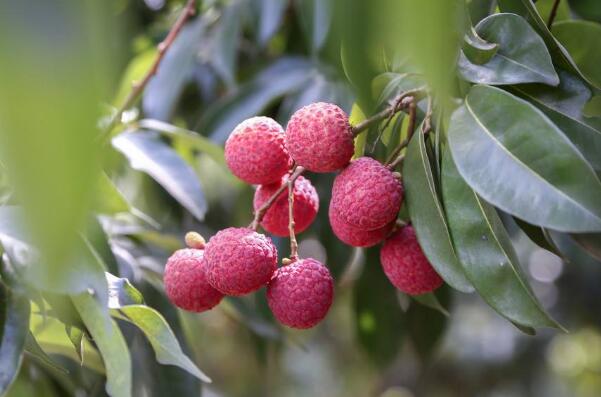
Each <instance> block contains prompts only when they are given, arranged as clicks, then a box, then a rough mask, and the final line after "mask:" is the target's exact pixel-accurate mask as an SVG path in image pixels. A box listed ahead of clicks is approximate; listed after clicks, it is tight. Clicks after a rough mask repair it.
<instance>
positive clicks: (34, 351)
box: [25, 331, 69, 374]
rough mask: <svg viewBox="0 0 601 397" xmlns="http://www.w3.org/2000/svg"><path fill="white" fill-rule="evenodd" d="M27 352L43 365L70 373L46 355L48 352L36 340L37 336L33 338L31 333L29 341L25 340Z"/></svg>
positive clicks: (28, 336)
mask: <svg viewBox="0 0 601 397" xmlns="http://www.w3.org/2000/svg"><path fill="white" fill-rule="evenodd" d="M25 352H26V353H28V354H29V355H30V356H31V357H33V358H35V359H36V360H37V361H38V362H39V363H41V364H42V365H45V366H47V367H48V368H52V369H53V370H56V371H59V372H62V373H65V374H68V373H69V371H68V370H67V369H66V368H65V367H63V366H61V365H59V364H57V363H55V362H54V361H52V359H51V358H50V357H49V356H48V355H47V354H46V352H45V351H44V350H43V349H42V347H41V346H40V345H39V344H38V342H37V341H36V340H35V336H33V334H32V333H31V331H28V332H27V339H26V340H25Z"/></svg>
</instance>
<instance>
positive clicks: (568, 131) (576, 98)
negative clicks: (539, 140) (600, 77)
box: [511, 71, 601, 171]
mask: <svg viewBox="0 0 601 397" xmlns="http://www.w3.org/2000/svg"><path fill="white" fill-rule="evenodd" d="M559 77H560V80H561V82H560V84H559V86H558V87H549V86H544V85H540V84H532V85H523V86H519V87H517V86H516V87H512V88H511V91H512V92H513V93H515V94H517V95H519V96H520V97H522V98H524V99H526V100H528V101H529V102H530V103H531V104H533V105H534V106H536V107H538V108H539V109H540V110H542V111H543V113H545V115H547V116H548V117H549V118H550V119H551V121H553V123H555V125H556V126H557V127H559V128H560V129H561V130H562V131H563V133H564V134H565V135H567V137H568V138H569V139H570V140H571V141H572V143H573V144H574V145H576V146H577V147H578V149H579V150H580V153H582V155H583V156H584V157H585V158H586V159H587V160H588V162H589V163H590V164H591V165H592V166H593V168H594V169H595V170H597V171H601V156H600V155H599V153H601V118H599V117H596V118H593V117H585V116H584V114H583V112H584V107H585V105H586V104H587V102H588V101H589V99H590V98H591V91H590V90H589V89H588V87H587V86H586V85H585V84H584V83H583V82H582V81H581V80H580V79H578V78H576V77H574V76H573V75H571V74H569V73H567V72H563V71H562V72H560V73H559Z"/></svg>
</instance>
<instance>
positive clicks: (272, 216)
mask: <svg viewBox="0 0 601 397" xmlns="http://www.w3.org/2000/svg"><path fill="white" fill-rule="evenodd" d="M288 177H289V175H284V176H283V177H282V179H281V181H280V182H279V183H273V184H270V185H261V186H259V188H258V189H257V190H256V191H255V198H254V201H253V206H254V208H255V211H256V210H257V209H259V208H260V207H261V206H262V205H263V204H264V203H265V202H266V201H267V200H269V198H270V197H271V196H273V194H274V193H275V192H276V190H278V188H280V186H282V184H283V183H287V181H288ZM293 195H294V205H293V207H292V208H293V212H294V214H293V215H294V224H295V231H296V233H301V232H303V231H304V230H305V229H307V228H308V227H309V226H310V225H311V223H313V220H315V216H316V215H317V211H318V210H319V196H318V195H317V191H316V190H315V188H314V187H313V185H312V184H311V181H309V180H308V179H307V178H303V177H302V176H299V177H298V178H297V179H296V180H295V181H294V190H293ZM261 226H263V228H264V229H265V230H267V231H268V232H269V233H271V234H274V235H276V236H280V237H286V236H288V189H286V190H284V191H283V192H282V194H280V195H279V196H278V198H277V199H276V201H275V202H274V203H273V204H272V205H271V207H269V209H268V210H267V211H266V212H265V215H264V216H263V220H262V221H261Z"/></svg>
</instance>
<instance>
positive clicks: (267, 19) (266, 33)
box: [252, 0, 288, 46]
mask: <svg viewBox="0 0 601 397" xmlns="http://www.w3.org/2000/svg"><path fill="white" fill-rule="evenodd" d="M252 3H253V8H254V9H257V10H258V12H259V28H258V31H257V36H258V41H259V44H261V45H263V46H264V45H265V44H267V41H268V40H269V39H270V38H271V37H272V36H273V35H274V34H275V32H276V31H277V30H278V28H279V27H280V24H281V23H282V17H283V15H284V11H285V9H286V5H287V3H288V1H287V0H253V1H252Z"/></svg>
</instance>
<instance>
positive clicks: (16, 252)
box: [0, 206, 107, 300]
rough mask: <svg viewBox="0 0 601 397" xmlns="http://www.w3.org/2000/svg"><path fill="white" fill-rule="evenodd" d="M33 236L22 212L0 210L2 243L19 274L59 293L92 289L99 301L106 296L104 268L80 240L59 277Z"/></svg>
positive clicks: (18, 208) (0, 237)
mask: <svg viewBox="0 0 601 397" xmlns="http://www.w3.org/2000/svg"><path fill="white" fill-rule="evenodd" d="M31 241H32V237H31V235H30V234H29V233H28V231H27V230H26V229H25V226H24V222H23V209H22V208H20V207H12V206H6V207H0V243H2V246H3V247H4V250H5V251H6V254H7V255H8V257H9V258H10V262H11V264H12V265H13V266H14V267H15V270H16V272H17V274H19V275H21V276H22V277H23V278H24V279H25V280H27V282H29V283H31V284H33V285H34V286H35V287H37V288H39V289H42V290H46V291H52V292H57V293H64V294H69V293H79V292H82V291H86V290H87V289H92V290H94V292H95V293H96V295H97V296H98V298H99V299H101V300H102V299H105V300H106V297H107V291H106V282H105V280H104V273H103V270H104V269H103V268H102V265H101V264H100V263H99V262H98V258H96V257H95V255H94V254H93V253H92V252H91V251H90V247H88V246H87V245H86V243H85V242H84V241H83V240H82V238H81V237H80V238H79V239H78V240H77V245H76V247H75V248H76V252H75V253H74V254H73V256H72V257H71V258H69V260H68V261H67V262H66V264H67V265H68V266H64V268H63V269H62V271H61V273H60V277H59V276H56V275H55V274H53V273H54V272H56V269H55V268H53V267H50V266H48V264H47V263H46V262H45V261H43V260H42V258H41V257H40V255H39V253H38V250H37V249H36V248H34V247H33V246H32V245H31V244H30V242H31Z"/></svg>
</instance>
